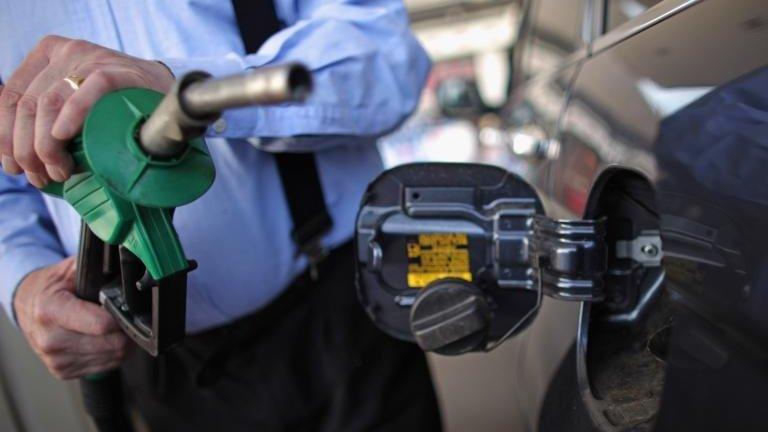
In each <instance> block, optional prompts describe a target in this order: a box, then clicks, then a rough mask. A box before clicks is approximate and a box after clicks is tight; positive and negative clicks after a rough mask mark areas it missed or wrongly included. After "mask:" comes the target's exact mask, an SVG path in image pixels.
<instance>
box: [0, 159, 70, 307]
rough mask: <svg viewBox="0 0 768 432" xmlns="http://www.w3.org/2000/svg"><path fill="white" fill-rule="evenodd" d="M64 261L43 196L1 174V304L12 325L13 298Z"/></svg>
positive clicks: (24, 182) (17, 177) (14, 178)
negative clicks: (25, 283)
mask: <svg viewBox="0 0 768 432" xmlns="http://www.w3.org/2000/svg"><path fill="white" fill-rule="evenodd" d="M62 259H64V251H63V250H62V247H61V244H60V242H59V240H58V236H57V235H56V234H55V229H54V227H53V222H52V221H51V217H50V215H49V213H48V210H47V209H46V207H45V203H44V202H43V198H42V196H41V195H40V192H39V191H38V190H37V189H35V188H34V187H32V186H30V185H29V183H27V182H26V181H25V180H24V179H23V178H22V177H21V176H16V177H11V176H8V175H5V174H3V173H0V303H2V305H3V308H4V309H5V312H6V313H7V314H8V316H9V317H10V318H11V320H12V321H14V322H15V321H16V317H15V315H14V312H13V295H14V293H15V291H16V287H17V286H18V285H19V282H21V281H22V279H24V277H26V276H27V275H28V274H29V273H30V272H32V271H33V270H37V269H39V268H42V267H46V266H48V265H51V264H54V263H57V262H59V261H61V260H62Z"/></svg>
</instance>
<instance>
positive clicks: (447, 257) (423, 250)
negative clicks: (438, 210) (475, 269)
mask: <svg viewBox="0 0 768 432" xmlns="http://www.w3.org/2000/svg"><path fill="white" fill-rule="evenodd" d="M406 245H407V247H408V286H409V287H411V288H424V287H425V286H427V285H429V284H430V283H431V282H432V281H435V280H437V279H443V278H458V279H464V280H466V281H470V282H471V281H472V272H471V271H470V268H469V249H468V247H469V239H468V238H467V235H466V234H461V233H446V234H443V233H441V234H419V235H418V236H412V237H408V238H407V239H406Z"/></svg>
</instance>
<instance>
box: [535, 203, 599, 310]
mask: <svg viewBox="0 0 768 432" xmlns="http://www.w3.org/2000/svg"><path fill="white" fill-rule="evenodd" d="M530 252H531V253H530V255H529V256H530V258H531V264H532V266H533V269H534V273H535V274H536V275H538V276H537V277H538V278H540V281H538V282H539V283H540V285H541V288H542V290H543V293H544V294H545V295H548V296H550V297H553V298H556V299H560V300H571V301H587V302H595V301H601V300H603V298H604V296H605V294H604V291H603V284H604V281H603V278H604V275H605V272H606V269H607V253H606V245H605V220H604V219H597V220H554V219H550V218H548V217H545V216H536V217H534V219H533V236H532V239H531V242H530Z"/></svg>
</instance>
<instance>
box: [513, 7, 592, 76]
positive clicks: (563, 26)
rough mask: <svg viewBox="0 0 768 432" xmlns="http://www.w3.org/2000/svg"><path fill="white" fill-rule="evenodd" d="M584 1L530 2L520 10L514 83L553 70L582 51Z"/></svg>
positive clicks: (583, 42) (583, 41)
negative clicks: (569, 57)
mask: <svg viewBox="0 0 768 432" xmlns="http://www.w3.org/2000/svg"><path fill="white" fill-rule="evenodd" d="M586 1H587V0H533V1H529V2H527V3H528V4H527V5H526V9H524V13H525V16H524V18H523V20H522V24H521V25H522V27H521V29H520V34H519V41H518V47H520V46H522V50H521V51H520V52H518V53H516V54H517V55H518V58H516V61H515V66H516V70H515V73H517V74H519V75H518V76H517V77H516V78H515V83H520V82H523V81H525V80H526V79H527V78H529V77H531V76H533V75H536V74H539V73H542V72H547V71H554V70H557V69H558V68H559V67H560V66H562V65H563V64H564V63H565V61H566V59H567V58H568V56H570V55H571V54H573V53H574V52H576V51H577V50H579V49H580V48H582V47H583V46H584V44H585V40H584V37H583V25H584V16H585V12H586Z"/></svg>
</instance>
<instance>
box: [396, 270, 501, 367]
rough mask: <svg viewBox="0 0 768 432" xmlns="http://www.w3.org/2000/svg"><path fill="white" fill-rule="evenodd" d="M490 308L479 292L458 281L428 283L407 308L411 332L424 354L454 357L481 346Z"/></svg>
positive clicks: (475, 288) (485, 332) (469, 284)
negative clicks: (409, 312) (434, 353)
mask: <svg viewBox="0 0 768 432" xmlns="http://www.w3.org/2000/svg"><path fill="white" fill-rule="evenodd" d="M490 320H491V312H490V307H489V306H488V302H487V301H486V300H485V297H484V296H483V293H482V291H481V290H480V289H478V288H477V287H475V286H474V285H472V284H471V283H469V282H467V281H464V280H461V279H441V280H437V281H434V282H432V283H431V284H429V285H428V286H427V287H426V288H425V289H424V291H423V292H421V293H420V294H419V295H418V296H417V297H416V300H415V301H414V303H413V306H411V332H412V333H413V336H414V338H415V339H416V343H418V344H419V346H420V347H421V349H423V350H424V351H434V352H436V353H438V354H445V355H456V354H462V353H465V352H468V351H477V350H479V349H481V348H482V345H483V344H484V343H485V340H486V335H487V331H488V326H489V323H490Z"/></svg>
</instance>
